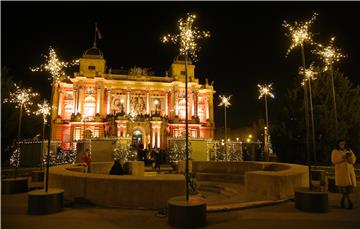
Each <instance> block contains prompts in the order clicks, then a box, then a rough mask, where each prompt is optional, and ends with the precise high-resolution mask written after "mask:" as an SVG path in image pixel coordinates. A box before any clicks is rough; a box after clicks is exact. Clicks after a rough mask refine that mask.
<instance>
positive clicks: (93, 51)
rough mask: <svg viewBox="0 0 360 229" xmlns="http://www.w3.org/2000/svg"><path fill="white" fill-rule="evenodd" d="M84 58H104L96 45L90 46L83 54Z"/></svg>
mask: <svg viewBox="0 0 360 229" xmlns="http://www.w3.org/2000/svg"><path fill="white" fill-rule="evenodd" d="M83 57H84V58H93V59H104V54H103V53H102V52H101V51H100V49H98V48H97V47H91V48H89V49H88V50H86V51H85V52H84V54H83Z"/></svg>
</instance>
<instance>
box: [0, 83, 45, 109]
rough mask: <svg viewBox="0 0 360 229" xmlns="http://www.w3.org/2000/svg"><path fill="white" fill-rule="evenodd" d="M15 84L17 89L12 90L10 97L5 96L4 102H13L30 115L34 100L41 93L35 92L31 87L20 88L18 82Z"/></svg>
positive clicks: (16, 106)
mask: <svg viewBox="0 0 360 229" xmlns="http://www.w3.org/2000/svg"><path fill="white" fill-rule="evenodd" d="M14 86H15V90H14V91H13V92H10V96H9V98H5V99H4V101H3V102H4V103H13V104H15V108H22V109H24V111H25V113H26V114H27V115H30V114H31V106H32V105H33V101H34V99H35V98H36V97H37V96H38V95H39V94H38V93H36V92H33V91H32V90H31V89H30V88H20V87H19V86H18V85H17V84H15V85H14Z"/></svg>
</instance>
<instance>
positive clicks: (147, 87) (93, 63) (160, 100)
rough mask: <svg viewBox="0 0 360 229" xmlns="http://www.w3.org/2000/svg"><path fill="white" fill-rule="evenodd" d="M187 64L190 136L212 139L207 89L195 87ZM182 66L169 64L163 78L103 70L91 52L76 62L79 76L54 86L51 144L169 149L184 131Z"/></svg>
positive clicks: (178, 60) (210, 97)
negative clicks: (99, 142) (103, 142)
mask: <svg viewBox="0 0 360 229" xmlns="http://www.w3.org/2000/svg"><path fill="white" fill-rule="evenodd" d="M194 69H195V66H194V65H193V64H192V63H191V61H189V64H188V88H189V91H188V93H189V94H188V95H189V97H188V103H189V104H188V112H189V114H188V117H189V137H190V138H203V139H212V138H213V137H214V128H215V123H214V112H213V94H214V93H215V91H214V88H213V86H212V85H209V84H208V82H207V80H206V83H205V84H200V83H199V80H198V79H197V78H196V77H195V71H194ZM184 89H185V64H184V58H183V57H182V56H179V57H177V58H175V59H174V61H173V63H172V65H171V66H170V69H169V72H168V73H167V74H166V75H165V76H154V75H153V74H152V73H151V72H150V71H149V70H148V69H141V68H132V69H130V70H128V71H124V70H111V69H107V67H106V60H105V59H104V56H103V53H102V52H101V51H100V50H99V49H98V48H96V47H92V48H90V49H88V50H86V51H85V52H84V54H83V56H82V58H80V66H79V72H75V73H74V75H73V76H72V77H70V78H69V79H66V80H63V81H62V82H61V83H59V84H58V85H54V88H53V90H54V96H53V105H54V107H55V109H53V113H52V120H54V123H53V126H52V139H53V140H59V141H60V142H61V143H62V147H63V148H69V147H72V146H73V144H74V143H76V142H77V141H79V140H84V139H89V138H115V137H116V138H129V139H131V141H132V144H133V145H139V144H143V145H144V147H150V148H162V149H165V148H167V147H168V141H169V139H170V138H176V137H180V136H182V135H183V134H184V132H185V90H184Z"/></svg>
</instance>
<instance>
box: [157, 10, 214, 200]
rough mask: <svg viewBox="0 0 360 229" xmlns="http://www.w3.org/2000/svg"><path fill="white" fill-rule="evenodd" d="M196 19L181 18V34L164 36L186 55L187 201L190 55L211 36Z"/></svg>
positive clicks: (187, 188)
mask: <svg viewBox="0 0 360 229" xmlns="http://www.w3.org/2000/svg"><path fill="white" fill-rule="evenodd" d="M195 19H196V15H193V14H188V17H187V18H186V20H184V19H183V18H181V19H180V20H179V21H178V29H179V31H180V32H179V34H175V35H171V34H168V35H166V36H163V37H162V42H163V43H166V42H172V43H174V44H179V46H180V47H179V52H180V54H182V55H184V57H185V61H184V62H185V132H186V134H185V160H186V162H185V183H186V192H185V193H186V201H189V182H190V179H189V161H188V157H189V147H188V134H189V133H188V56H189V55H190V56H192V57H193V59H196V58H197V52H198V51H199V48H198V45H197V40H198V39H201V38H206V37H209V36H210V33H209V32H207V31H199V30H197V28H196V27H193V23H194V21H195Z"/></svg>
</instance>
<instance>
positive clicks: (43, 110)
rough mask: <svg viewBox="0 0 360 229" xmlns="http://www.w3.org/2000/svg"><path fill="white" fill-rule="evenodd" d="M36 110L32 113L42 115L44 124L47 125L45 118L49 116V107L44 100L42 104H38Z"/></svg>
mask: <svg viewBox="0 0 360 229" xmlns="http://www.w3.org/2000/svg"><path fill="white" fill-rule="evenodd" d="M37 106H38V110H37V111H35V112H34V114H35V115H42V116H43V119H44V124H46V123H47V116H49V115H50V105H49V103H48V102H47V101H46V100H45V99H44V102H43V103H39V104H38V105H37Z"/></svg>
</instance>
